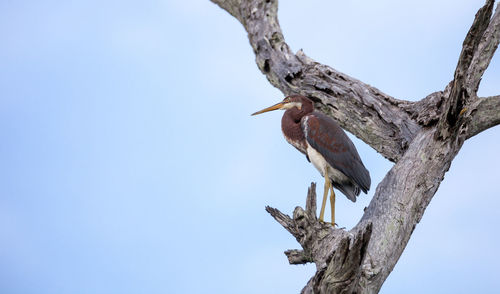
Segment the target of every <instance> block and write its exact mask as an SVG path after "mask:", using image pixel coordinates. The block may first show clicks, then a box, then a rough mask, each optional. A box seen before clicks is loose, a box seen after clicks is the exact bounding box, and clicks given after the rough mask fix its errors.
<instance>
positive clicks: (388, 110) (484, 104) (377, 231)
mask: <svg viewBox="0 0 500 294" xmlns="http://www.w3.org/2000/svg"><path fill="white" fill-rule="evenodd" d="M211 1H212V2H214V3H217V4H218V5H219V6H220V7H222V8H223V9H225V10H227V11H228V12H229V13H230V14H231V15H233V16H234V17H236V18H237V19H238V20H239V21H240V22H241V23H242V24H243V26H244V27H245V29H246V31H247V32H248V37H249V40H250V44H251V45H252V47H253V49H254V53H255V56H256V61H257V65H258V67H259V68H260V70H261V71H262V73H264V74H265V75H266V77H267V78H268V80H269V81H270V82H271V84H273V85H274V86H275V87H277V88H279V89H280V90H281V91H282V92H283V93H284V94H285V95H289V94H292V93H294V94H302V95H305V96H307V97H310V98H311V99H313V100H314V101H315V102H316V107H317V108H318V109H320V110H322V111H324V112H325V113H327V114H329V115H330V116H332V117H333V118H335V119H336V120H337V121H338V122H339V123H340V125H341V126H342V127H343V128H345V129H346V130H348V131H350V132H351V133H353V134H354V135H356V136H357V137H358V138H360V139H361V140H363V141H364V142H366V143H367V144H369V145H370V146H372V147H373V148H374V149H375V150H377V151H378V152H380V153H381V154H382V155H383V156H385V157H386V158H388V159H389V160H391V161H393V162H395V163H396V164H395V165H394V166H393V168H392V169H391V170H390V171H389V172H388V173H387V175H386V176H385V177H384V179H383V181H382V182H381V183H380V184H379V185H378V186H377V189H376V191H375V194H374V196H373V199H372V201H371V202H370V205H369V206H368V207H367V208H366V209H365V213H364V214H363V217H362V219H361V220H360V222H359V223H358V224H357V225H356V226H355V227H354V228H353V229H352V230H350V231H345V230H343V229H334V228H332V227H331V226H330V225H328V224H323V223H320V222H318V219H317V217H316V194H315V185H314V184H312V185H311V188H310V189H309V191H308V196H307V201H306V209H305V210H304V209H302V208H301V207H297V208H296V209H295V211H294V213H293V218H291V217H289V216H288V215H286V214H283V213H281V212H280V211H279V210H277V209H274V208H270V207H266V210H267V211H268V212H269V213H270V214H271V215H272V216H273V217H274V218H275V219H276V220H277V221H278V222H279V223H280V224H281V225H282V226H283V227H284V228H285V229H286V230H288V231H289V232H290V233H291V234H292V235H293V236H294V237H295V238H296V239H297V241H298V242H299V244H300V245H301V246H302V248H303V249H302V250H288V251H286V252H285V253H286V255H287V257H288V260H289V262H290V263H291V264H301V263H306V262H314V263H315V264H316V268H317V272H316V274H315V276H314V277H313V278H311V280H310V281H309V282H308V284H307V285H306V287H305V288H304V289H303V293H353V292H355V293H374V292H377V291H378V290H379V289H380V287H381V286H382V284H383V283H384V281H385V279H386V278H387V276H388V275H389V274H390V272H391V271H392V269H393V268H394V266H395V264H396V263H397V261H398V259H399V257H400V256H401V254H402V252H403V250H404V248H405V247H406V244H407V242H408V240H409V239H410V237H411V234H412V232H413V230H414V228H415V226H416V225H417V224H418V222H419V221H420V219H421V218H422V216H423V214H424V211H425V209H426V207H427V205H428V204H429V203H430V201H431V200H432V197H433V196H434V194H435V193H436V191H437V189H438V187H439V185H440V183H441V181H442V180H443V178H444V175H445V173H446V171H447V170H448V169H449V167H450V165H451V162H452V160H453V158H454V157H455V156H456V154H457V153H458V152H459V150H460V148H461V147H462V144H463V142H464V141H465V140H466V139H468V138H470V137H472V136H474V135H476V134H478V133H479V132H481V131H483V130H485V129H487V128H489V127H492V126H494V125H497V124H499V123H500V96H495V97H489V98H477V89H478V87H479V82H480V80H481V77H482V75H483V74H484V72H485V70H486V69H487V67H488V65H489V63H490V61H491V58H492V56H493V54H494V52H495V50H496V48H497V46H498V44H499V40H500V9H499V8H498V6H497V8H496V12H495V14H493V17H492V12H493V6H494V2H495V1H494V0H487V1H486V4H485V5H484V6H483V7H482V8H481V9H480V10H479V11H478V13H477V14H476V18H475V20H474V22H473V25H472V27H471V29H470V30H469V32H468V34H467V36H466V38H465V41H464V43H463V49H462V52H461V54H460V58H459V62H458V65H457V68H456V71H455V75H454V79H453V81H451V82H450V84H449V85H448V86H447V87H446V88H445V89H443V91H438V92H435V93H432V94H430V95H428V96H427V97H426V98H424V99H422V100H421V101H418V102H410V101H404V100H398V99H395V98H393V97H391V96H389V95H387V94H385V93H383V92H381V91H379V90H378V89H376V88H374V87H372V86H370V85H367V84H365V83H363V82H361V81H359V80H356V79H354V78H352V77H349V76H347V75H346V74H343V73H340V72H338V71H336V70H335V69H333V68H331V67H329V66H327V65H323V64H320V63H317V62H315V61H314V60H312V59H311V58H309V57H307V56H306V55H305V54H304V52H302V51H299V52H297V54H294V53H293V52H292V51H291V50H290V48H289V46H288V45H287V44H286V42H285V40H284V37H283V35H282V32H281V29H280V27H279V24H278V18H277V9H278V4H277V0H211Z"/></svg>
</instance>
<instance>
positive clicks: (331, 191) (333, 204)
mask: <svg viewBox="0 0 500 294" xmlns="http://www.w3.org/2000/svg"><path fill="white" fill-rule="evenodd" d="M330 205H331V207H332V226H334V227H335V192H333V186H332V185H331V184H330Z"/></svg>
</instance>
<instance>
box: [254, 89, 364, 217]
mask: <svg viewBox="0 0 500 294" xmlns="http://www.w3.org/2000/svg"><path fill="white" fill-rule="evenodd" d="M278 109H282V110H285V113H284V114H283V117H282V118H281V130H282V131H283V135H284V136H285V139H286V140H287V141H288V143H290V144H291V145H292V146H294V147H295V148H297V150H299V151H300V152H302V153H303V154H305V156H306V158H307V160H308V161H309V162H311V163H312V164H313V165H314V167H316V169H317V170H318V171H319V173H320V174H321V176H323V177H324V178H325V185H324V191H323V201H322V204H321V211H320V214H319V220H320V221H321V222H324V214H325V206H326V200H327V198H328V193H330V205H331V216H332V222H331V224H332V225H333V226H335V192H334V191H333V188H334V187H335V188H336V189H338V190H340V191H341V192H342V193H343V194H344V195H345V196H346V197H347V198H348V199H349V200H351V201H352V202H356V197H357V196H358V195H359V194H360V191H363V192H364V193H367V192H368V190H369V189H370V184H371V179H370V173H369V172H368V170H367V169H366V167H365V166H364V164H363V162H362V161H361V158H360V157H359V154H358V151H357V150H356V147H355V146H354V143H352V141H351V140H350V139H349V137H347V135H346V133H345V132H344V131H343V130H342V128H341V127H340V126H339V124H338V123H337V122H336V121H335V120H333V119H332V118H331V117H329V116H327V115H326V114H324V113H322V112H320V111H318V110H315V108H314V103H313V101H312V100H311V99H309V98H307V97H305V96H302V95H291V96H287V97H285V98H284V99H283V101H281V102H279V103H276V104H274V105H272V106H270V107H267V108H264V109H262V110H260V111H257V112H255V113H253V114H252V115H257V114H261V113H264V112H268V111H273V110H278Z"/></svg>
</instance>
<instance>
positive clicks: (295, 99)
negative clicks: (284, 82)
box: [252, 95, 314, 115]
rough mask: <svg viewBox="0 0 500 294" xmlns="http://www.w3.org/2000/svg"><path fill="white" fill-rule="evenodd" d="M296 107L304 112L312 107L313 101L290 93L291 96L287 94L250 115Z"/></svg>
mask: <svg viewBox="0 0 500 294" xmlns="http://www.w3.org/2000/svg"><path fill="white" fill-rule="evenodd" d="M293 108H296V109H297V110H299V111H301V112H302V111H305V112H311V111H312V110H313V108H314V106H313V102H312V101H311V100H309V98H307V97H304V96H301V95H292V96H287V97H285V99H283V101H281V102H279V103H276V104H274V105H272V106H269V107H267V108H264V109H262V110H260V111H257V112H255V113H252V115H257V114H261V113H264V112H268V111H272V110H277V109H283V110H288V109H293Z"/></svg>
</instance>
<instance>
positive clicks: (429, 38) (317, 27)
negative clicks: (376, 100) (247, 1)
mask: <svg viewBox="0 0 500 294" xmlns="http://www.w3.org/2000/svg"><path fill="white" fill-rule="evenodd" d="M482 4H483V1H482V0H469V1H454V0H439V1H435V0H432V1H431V0H422V1H396V0H378V1H361V0H353V1H319V0H311V1H298V0H294V1H291V0H290V1H281V2H280V4H279V20H280V24H281V27H282V30H283V33H284V36H285V39H286V41H287V42H288V44H289V45H290V47H291V48H292V50H293V51H298V50H299V49H303V50H304V52H305V53H306V54H307V55H308V56H310V57H311V58H314V59H315V60H317V61H319V62H322V63H325V64H328V65H330V66H332V67H334V68H335V69H337V70H339V71H342V72H344V73H346V74H348V75H351V76H353V77H355V78H357V79H360V80H362V81H364V82H366V83H368V84H370V85H373V86H375V87H377V88H379V89H380V90H382V91H384V92H385V93H387V94H389V95H391V96H393V97H396V98H399V99H408V100H419V99H421V98H423V97H425V96H426V95H427V94H429V93H431V92H434V91H438V90H442V89H444V87H445V86H446V84H447V83H448V82H449V81H450V80H451V79H452V77H453V72H454V69H455V66H456V63H457V59H458V55H459V54H460V50H461V44H462V41H463V39H464V37H465V34H466V33H467V31H468V29H469V27H470V24H471V23H472V20H473V18H474V15H475V13H476V11H477V9H478V8H479V7H481V6H482ZM0 43H1V44H2V46H0V163H1V164H0V293H6V294H32V293H33V294H34V293H37V294H44V293H47V294H49V293H50V294H58V293H72V294H77V293H82V294H83V293H298V292H300V290H301V289H302V287H303V286H304V285H305V284H306V283H307V281H308V280H309V278H310V277H311V276H312V275H313V274H314V272H315V267H314V265H311V264H309V265H299V266H292V265H289V264H288V262H287V259H286V257H285V255H284V254H283V251H285V250H287V249H293V248H299V246H300V245H299V244H298V243H297V242H296V241H295V240H294V238H293V237H292V236H291V235H289V234H288V232H286V231H285V230H284V229H283V228H282V227H281V226H280V225H279V224H278V223H276V222H275V221H274V220H273V219H272V218H271V217H270V216H269V215H268V214H267V213H266V212H265V211H264V207H265V206H266V205H270V206H273V207H276V208H279V209H280V210H281V211H283V212H285V213H289V214H291V213H292V211H293V209H294V207H296V206H304V203H305V197H306V192H307V188H308V186H309V184H310V183H311V182H318V183H319V186H321V185H322V183H323V182H322V181H323V179H322V178H321V176H320V175H319V173H318V172H317V171H316V169H315V168H314V167H313V166H312V165H311V164H310V163H308V162H307V161H306V160H305V158H304V156H303V155H301V154H300V153H299V152H297V151H296V150H295V149H294V148H293V147H291V146H290V145H288V144H287V143H286V141H285V140H284V139H283V137H282V134H281V130H280V120H281V113H268V114H266V115H261V116H259V117H251V116H250V114H251V113H253V112H255V111H256V110H260V109H262V108H264V107H266V106H269V105H271V104H274V103H276V102H278V101H280V100H281V99H282V98H283V96H282V93H281V92H280V91H279V90H277V89H275V88H274V87H273V86H271V85H270V84H269V83H268V81H267V80H266V78H265V77H264V76H263V75H262V74H261V73H260V71H259V70H258V68H257V66H256V65H255V61H254V60H255V56H254V55H253V52H252V49H251V46H250V45H249V43H248V40H247V36H246V33H245V31H244V29H243V27H242V26H241V24H239V23H238V22H237V21H236V19H234V18H233V17H232V16H230V15H229V14H228V13H226V12H225V11H223V10H222V9H220V8H219V7H218V6H216V5H214V4H213V3H211V2H209V1H208V0H203V1H202V0H193V1H181V0H173V1H165V0H163V1H154V0H145V1H127V0H125V1H95V0H87V1H81V0H74V1H56V0H53V1H49V0H38V1H23V0H18V1H9V0H3V1H0ZM499 85H500V57H498V54H497V56H496V57H494V59H493V60H492V62H491V64H490V67H489V69H488V70H487V71H486V73H485V75H484V77H483V79H482V82H481V86H480V90H479V94H480V96H491V95H499V94H500V86H499ZM351 138H352V139H353V141H354V143H355V145H356V146H357V149H358V152H359V153H360V155H361V157H362V159H363V161H364V163H365V165H366V167H367V168H368V170H369V171H370V173H371V177H372V188H371V190H370V191H369V193H368V195H363V196H361V197H360V198H359V199H358V201H357V202H356V203H352V202H350V201H348V200H347V199H346V198H345V197H337V210H336V213H337V216H336V220H337V222H338V223H339V224H340V225H341V226H343V227H346V228H347V229H350V228H351V227H353V226H354V225H355V224H356V223H357V221H358V220H359V218H360V217H361V215H362V213H363V208H364V207H365V206H367V205H368V203H369V201H370V200H371V198H372V195H373V193H374V191H375V188H376V186H377V184H378V183H379V182H380V181H381V179H382V178H383V177H384V175H385V173H386V172H387V171H388V170H389V169H390V168H391V167H392V163H390V162H389V161H387V160H386V159H384V158H383V157H382V156H381V155H380V154H378V153H376V152H375V151H374V150H373V149H372V148H371V147H369V146H367V145H366V144H364V143H363V142H361V141H360V140H358V139H356V138H355V137H353V136H351ZM499 143H500V127H497V128H493V129H489V130H487V131H485V132H483V133H481V134H479V135H477V136H475V137H473V138H471V139H470V140H468V141H467V142H466V143H465V145H464V147H463V149H462V150H461V152H460V153H459V154H458V156H457V157H456V159H455V160H454V162H453V164H452V166H451V169H450V171H449V172H448V173H447V174H446V176H445V179H444V181H443V182H442V184H441V186H440V188H439V190H438V192H437V193H436V195H435V197H434V198H433V200H432V202H431V204H430V205H429V206H428V208H427V210H426V212H425V214H424V216H423V219H422V220H421V222H420V224H419V225H418V226H417V227H416V229H415V231H414V233H413V235H412V238H411V239H410V241H409V243H408V246H407V248H406V250H405V251H404V253H403V255H402V256H401V258H400V260H399V262H398V264H397V265H396V267H395V268H394V271H393V272H392V274H391V275H390V276H389V278H388V279H387V280H386V282H385V284H384V285H383V287H382V289H381V293H491V292H493V291H494V290H493V289H496V288H497V279H498V276H500V269H499V268H498V264H499V263H500V257H499V255H498V254H496V252H497V247H498V245H497V244H498V243H499V242H500V239H499V238H500V237H499V236H500V234H498V226H497V225H496V224H498V222H499V221H500V214H499V207H500V200H499V197H498V192H497V191H496V183H498V181H499V179H500V176H499V173H498V171H497V170H496V166H498V165H500V158H499V156H498V155H497V150H498V145H499Z"/></svg>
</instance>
